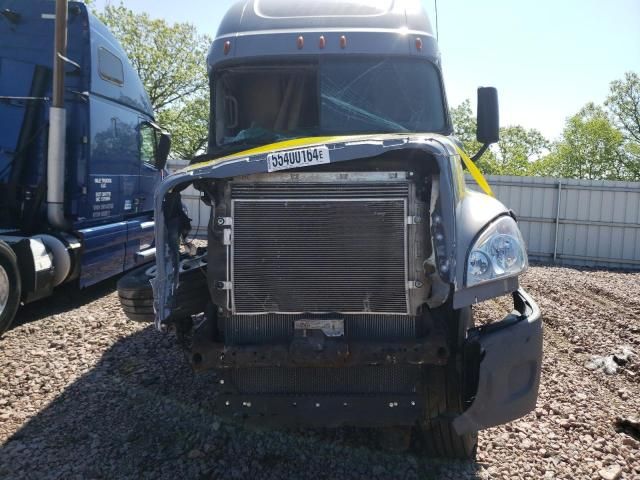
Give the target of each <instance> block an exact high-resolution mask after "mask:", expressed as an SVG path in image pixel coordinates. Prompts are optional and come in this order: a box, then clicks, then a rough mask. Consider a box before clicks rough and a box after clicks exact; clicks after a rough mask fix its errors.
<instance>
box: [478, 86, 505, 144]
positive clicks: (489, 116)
mask: <svg viewBox="0 0 640 480" xmlns="http://www.w3.org/2000/svg"><path fill="white" fill-rule="evenodd" d="M477 124H478V127H477V130H476V138H477V139H478V141H479V142H480V143H482V144H483V145H490V144H492V143H496V142H497V141H498V140H499V139H500V115H499V111H498V90H496V89H495V88H494V87H480V88H478V119H477Z"/></svg>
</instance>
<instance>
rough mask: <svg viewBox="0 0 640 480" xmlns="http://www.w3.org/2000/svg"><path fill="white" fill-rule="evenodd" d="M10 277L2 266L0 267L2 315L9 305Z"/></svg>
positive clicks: (0, 308) (0, 309) (0, 307)
mask: <svg viewBox="0 0 640 480" xmlns="http://www.w3.org/2000/svg"><path fill="white" fill-rule="evenodd" d="M9 288H10V286H9V275H7V271H6V270H5V269H4V267H3V266H2V265H0V315H2V314H3V313H4V309H5V308H7V303H9Z"/></svg>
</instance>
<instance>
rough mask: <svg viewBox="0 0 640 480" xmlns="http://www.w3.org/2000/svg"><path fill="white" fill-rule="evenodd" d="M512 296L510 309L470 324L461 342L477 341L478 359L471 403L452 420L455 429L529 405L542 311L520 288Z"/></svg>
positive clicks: (499, 419) (475, 426) (513, 414)
mask: <svg viewBox="0 0 640 480" xmlns="http://www.w3.org/2000/svg"><path fill="white" fill-rule="evenodd" d="M513 298H514V303H515V307H516V311H515V312H514V313H512V314H510V315H508V316H507V317H505V318H504V319H503V320H502V321H500V322H496V323H493V324H489V325H487V326H484V327H480V328H477V329H474V330H473V331H472V332H471V333H470V335H469V338H468V339H467V347H473V346H475V347H476V348H477V347H478V345H477V344H479V349H480V356H481V357H480V358H481V360H480V365H479V371H478V388H477V391H476V394H475V398H474V399H473V403H471V405H470V406H469V408H468V409H467V410H466V411H465V412H464V413H463V414H461V415H460V416H458V417H456V418H455V419H454V420H453V427H454V428H455V430H456V432H457V433H458V434H459V435H462V434H464V433H470V432H475V431H478V430H481V429H483V428H488V427H493V426H496V425H500V424H503V423H506V422H509V421H511V420H514V419H516V418H519V417H522V416H523V415H525V414H527V413H528V412H530V411H531V410H533V409H534V408H535V405H536V399H537V397H538V387H539V385H540V372H541V368H542V317H541V314H540V310H539V308H538V306H537V305H536V304H535V302H534V301H533V299H532V298H531V297H530V296H529V295H528V294H527V293H526V292H525V291H524V290H522V289H519V290H517V291H516V292H514V294H513ZM472 344H476V345H472ZM471 349H472V348H471Z"/></svg>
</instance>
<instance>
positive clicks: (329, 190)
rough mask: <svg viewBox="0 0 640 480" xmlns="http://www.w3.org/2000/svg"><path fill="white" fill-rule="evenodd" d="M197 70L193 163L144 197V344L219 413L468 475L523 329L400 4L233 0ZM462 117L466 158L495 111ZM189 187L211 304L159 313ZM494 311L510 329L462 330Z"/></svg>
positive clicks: (504, 231) (526, 314)
mask: <svg viewBox="0 0 640 480" xmlns="http://www.w3.org/2000/svg"><path fill="white" fill-rule="evenodd" d="M207 61H208V67H209V75H210V85H211V112H210V128H211V131H210V138H209V153H208V155H207V156H205V157H203V158H201V159H199V160H198V161H197V162H195V163H194V164H192V165H191V166H190V167H188V168H187V169H186V170H185V171H182V172H179V173H176V174H174V175H172V176H170V177H168V178H166V179H165V180H164V181H163V182H162V184H161V185H160V187H159V188H158V191H157V193H156V205H155V213H156V242H157V245H158V251H159V252H162V255H161V256H159V258H158V261H157V271H158V275H157V276H156V278H155V279H154V281H153V288H154V298H155V322H156V326H157V327H158V329H159V330H161V331H164V332H166V331H169V330H172V329H175V330H176V331H177V333H178V337H179V338H181V339H183V340H184V342H183V344H184V348H185V350H186V351H187V354H188V358H189V359H190V362H191V364H192V366H193V368H194V369H195V370H214V371H216V372H217V374H218V376H219V384H218V388H217V390H218V394H217V396H216V406H217V411H218V413H220V414H221V415H226V416H228V417H230V418H235V419H238V420H240V421H246V422H260V423H267V424H276V425H297V426H300V425H315V426H323V427H334V426H341V425H356V426H365V427H383V428H385V429H400V430H401V431H403V432H405V433H406V435H405V436H404V437H403V438H408V439H411V438H413V439H415V440H416V442H417V444H418V445H420V446H421V447H420V448H422V449H423V451H424V452H425V453H426V454H428V455H435V456H445V457H456V458H471V457H473V456H474V455H475V452H476V448H477V433H478V431H479V430H480V429H483V428H487V427H490V426H494V425H497V424H500V423H505V422H508V421H510V420H513V419H515V418H518V417H520V416H522V415H524V414H525V413H527V412H529V411H530V410H531V409H533V408H534V406H535V402H536V396H537V391H538V384H539V378H540V370H541V357H542V322H541V316H540V311H539V309H538V307H537V306H536V304H535V302H534V301H533V299H532V298H531V297H530V296H529V295H528V294H527V293H526V292H525V291H524V290H522V289H521V288H520V287H519V282H518V277H519V276H520V275H521V274H522V273H524V271H525V270H526V268H527V254H526V247H525V245H524V241H523V239H522V235H521V234H520V230H519V228H518V225H517V221H516V218H515V217H514V215H513V213H512V212H510V210H509V209H508V208H506V207H505V206H504V205H503V204H502V203H500V202H499V201H498V200H496V199H495V198H493V196H492V195H491V192H490V189H489V188H488V187H486V185H485V188H486V192H485V193H478V192H474V191H471V190H470V189H468V188H467V187H466V185H465V181H464V170H463V168H464V166H466V167H467V168H469V169H471V170H473V171H474V172H475V173H476V177H477V178H478V179H479V181H480V182H481V183H482V179H481V175H478V172H477V171H476V167H475V165H474V164H473V161H472V159H470V158H469V157H468V156H467V154H466V153H465V152H463V151H462V150H461V149H460V147H459V144H458V143H457V140H456V139H455V138H454V137H453V136H452V132H453V128H452V124H451V119H450V116H449V113H448V107H447V103H446V95H445V89H444V84H443V80H442V68H441V61H440V53H439V51H438V46H437V42H436V39H435V37H434V35H433V31H432V29H431V25H430V23H429V20H428V18H427V16H426V14H425V13H424V11H423V10H422V8H421V6H420V2H418V1H409V0H408V1H400V0H395V1H394V0H389V1H383V2H364V1H359V0H353V1H345V2H334V1H329V0H326V1H324V0H319V1H315V2H313V4H309V3H305V2H297V3H295V2H284V1H278V0H245V1H241V2H237V3H236V4H235V5H234V6H233V7H231V9H230V10H229V12H228V13H227V15H226V16H225V17H224V19H223V20H222V23H221V25H220V28H219V30H218V35H217V37H216V39H215V40H214V42H213V44H212V46H211V50H210V52H209V56H208V59H207ZM478 99H479V102H478V140H479V141H480V142H482V143H483V144H485V148H486V147H487V146H488V145H489V144H491V143H494V142H496V141H497V139H498V123H499V122H498V108H497V93H496V91H495V89H492V88H481V89H479V91H478ZM476 158H477V157H476ZM189 185H193V186H195V188H197V189H199V190H200V191H201V192H202V199H203V201H204V202H205V203H206V204H207V205H210V206H211V218H210V222H209V227H208V232H207V258H206V266H205V267H202V270H203V271H205V270H206V280H204V279H203V280H201V281H202V282H206V285H207V287H208V293H209V298H208V305H207V306H206V307H205V308H204V309H203V310H202V313H200V314H196V315H193V316H176V315H175V314H174V313H175V312H176V309H178V308H179V307H180V305H181V301H180V299H179V296H178V295H177V294H176V292H179V291H180V289H181V285H182V283H181V282H182V281H181V278H183V276H184V273H183V271H182V269H181V265H182V263H181V262H183V261H184V260H181V257H180V249H179V242H178V239H179V238H180V233H181V232H182V229H184V226H185V225H186V223H185V221H184V214H183V213H182V212H181V209H180V208H179V205H180V192H181V191H182V190H183V189H184V188H186V187H187V186H189ZM203 278H204V277H203ZM503 295H510V296H512V297H513V312H512V313H509V314H508V315H507V316H506V317H505V318H504V319H495V322H492V323H491V324H489V325H479V324H476V322H475V321H474V319H473V311H472V305H473V304H475V303H477V302H481V301H484V300H487V299H490V298H494V297H499V296H503Z"/></svg>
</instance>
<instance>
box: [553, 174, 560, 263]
mask: <svg viewBox="0 0 640 480" xmlns="http://www.w3.org/2000/svg"><path fill="white" fill-rule="evenodd" d="M556 204H557V205H556V231H555V234H554V237H553V263H555V262H556V258H557V257H558V229H559V227H560V205H561V204H562V182H558V201H557V202H556Z"/></svg>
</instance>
